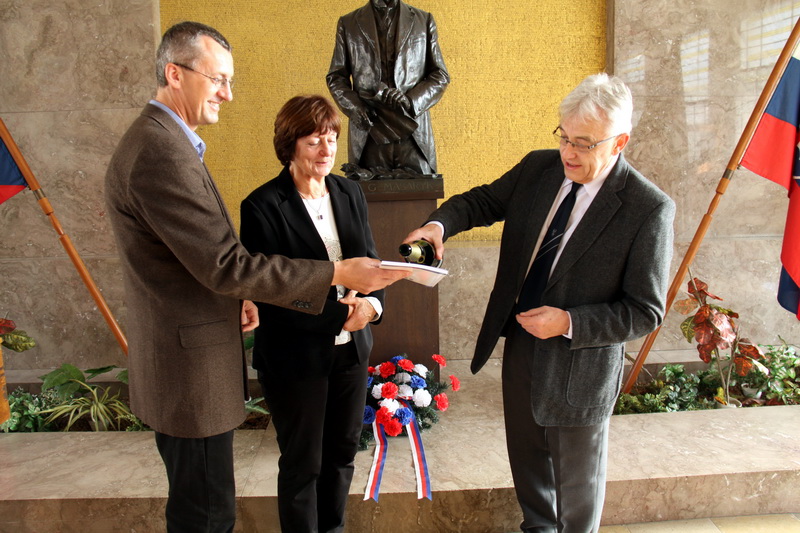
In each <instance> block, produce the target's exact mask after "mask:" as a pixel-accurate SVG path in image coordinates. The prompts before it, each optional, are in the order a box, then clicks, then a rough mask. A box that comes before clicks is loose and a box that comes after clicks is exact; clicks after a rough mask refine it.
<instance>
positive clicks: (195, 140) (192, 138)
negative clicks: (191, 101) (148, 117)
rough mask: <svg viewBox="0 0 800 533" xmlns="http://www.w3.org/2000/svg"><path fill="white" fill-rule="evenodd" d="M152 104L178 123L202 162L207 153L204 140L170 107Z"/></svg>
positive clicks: (159, 103) (154, 101)
mask: <svg viewBox="0 0 800 533" xmlns="http://www.w3.org/2000/svg"><path fill="white" fill-rule="evenodd" d="M150 103H151V104H153V105H154V106H156V107H157V108H159V109H163V110H164V111H166V112H167V114H168V115H169V116H171V117H172V118H173V119H174V120H175V122H177V123H178V126H180V127H181V129H182V130H183V133H185V134H186V136H187V137H188V138H189V142H191V143H192V146H194V149H195V150H197V155H198V156H200V161H202V160H203V154H205V153H206V143H204V142H203V139H201V138H200V136H199V135H198V134H196V133H195V132H193V131H192V130H191V129H190V128H189V126H187V125H186V123H185V122H184V121H183V119H182V118H181V117H179V116H178V114H177V113H175V111H173V110H172V109H170V108H169V107H167V106H165V105H164V104H162V103H161V102H159V101H157V100H150Z"/></svg>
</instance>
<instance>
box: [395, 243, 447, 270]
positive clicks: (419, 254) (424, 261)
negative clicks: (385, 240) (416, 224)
mask: <svg viewBox="0 0 800 533" xmlns="http://www.w3.org/2000/svg"><path fill="white" fill-rule="evenodd" d="M400 255H402V256H403V259H405V260H406V262H407V263H417V264H420V265H428V266H434V267H438V266H441V264H442V262H441V261H440V260H438V259H436V251H435V250H434V249H433V245H432V244H431V243H429V242H428V241H423V240H419V241H414V242H412V243H407V244H401V245H400Z"/></svg>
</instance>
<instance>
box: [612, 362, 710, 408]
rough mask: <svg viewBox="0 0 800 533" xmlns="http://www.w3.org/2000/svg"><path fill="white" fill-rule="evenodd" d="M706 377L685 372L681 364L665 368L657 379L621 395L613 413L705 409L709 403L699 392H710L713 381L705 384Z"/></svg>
mask: <svg viewBox="0 0 800 533" xmlns="http://www.w3.org/2000/svg"><path fill="white" fill-rule="evenodd" d="M704 377H706V376H705V375H701V374H697V375H695V374H691V373H687V372H686V369H685V368H684V366H683V365H666V366H664V368H662V369H661V371H660V372H659V373H658V379H654V380H652V381H651V382H650V383H647V384H645V385H641V386H638V387H637V388H636V389H635V390H633V391H632V393H631V394H625V393H622V394H620V395H619V398H617V403H616V405H615V406H614V414H616V415H624V414H635V413H637V414H638V413H667V412H673V411H695V410H698V409H708V408H709V407H712V406H713V405H712V403H711V401H710V400H709V397H708V396H707V395H706V394H701V391H704V392H707V391H709V390H710V391H711V397H713V393H714V391H716V388H715V387H714V388H711V383H714V378H713V377H710V378H709V379H708V380H707V381H704Z"/></svg>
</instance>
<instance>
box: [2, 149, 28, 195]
mask: <svg viewBox="0 0 800 533" xmlns="http://www.w3.org/2000/svg"><path fill="white" fill-rule="evenodd" d="M27 186H28V184H27V182H26V181H25V178H24V177H22V171H20V169H19V167H18V166H17V163H16V161H14V158H13V157H11V152H9V151H8V147H7V146H6V143H5V141H4V140H3V138H2V137H0V204H2V203H3V202H5V201H6V200H8V199H9V198H11V197H12V196H14V195H15V194H17V193H18V192H20V191H21V190H23V189H24V188H25V187H27Z"/></svg>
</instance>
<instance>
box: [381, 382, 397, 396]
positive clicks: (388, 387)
mask: <svg viewBox="0 0 800 533" xmlns="http://www.w3.org/2000/svg"><path fill="white" fill-rule="evenodd" d="M398 390H399V389H398V387H397V385H395V384H394V383H391V382H389V383H384V384H383V387H381V396H383V397H384V398H388V399H389V400H394V399H395V398H397V391H398Z"/></svg>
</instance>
